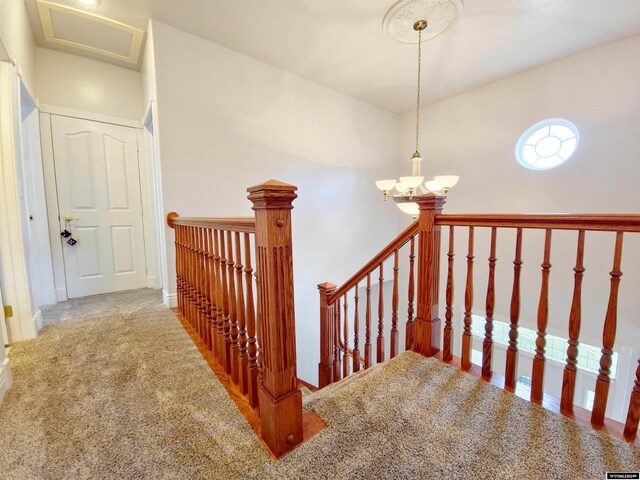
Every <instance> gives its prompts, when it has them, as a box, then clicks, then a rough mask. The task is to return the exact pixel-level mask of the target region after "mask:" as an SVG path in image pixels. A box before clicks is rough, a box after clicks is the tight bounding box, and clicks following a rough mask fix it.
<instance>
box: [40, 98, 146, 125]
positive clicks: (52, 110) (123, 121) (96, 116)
mask: <svg viewBox="0 0 640 480" xmlns="http://www.w3.org/2000/svg"><path fill="white" fill-rule="evenodd" d="M38 110H39V111H40V113H48V114H50V115H59V116H61V117H72V118H80V119H82V120H91V121H92V122H101V123H110V124H112V125H120V126H121V127H130V128H142V127H143V124H142V122H141V121H139V120H132V119H130V118H122V117H112V116H111V115H103V114H101V113H93V112H85V111H84V110H76V109H74V108H67V107H58V106H57V105H48V104H45V103H39V104H38Z"/></svg>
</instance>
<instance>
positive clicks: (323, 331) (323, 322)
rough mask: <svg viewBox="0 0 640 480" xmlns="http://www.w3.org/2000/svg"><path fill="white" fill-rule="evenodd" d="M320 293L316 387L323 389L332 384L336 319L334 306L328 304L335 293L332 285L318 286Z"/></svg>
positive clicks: (323, 284) (322, 284)
mask: <svg viewBox="0 0 640 480" xmlns="http://www.w3.org/2000/svg"><path fill="white" fill-rule="evenodd" d="M318 291H319V292H320V362H319V363H318V385H319V387H320V388H324V387H326V386H327V385H329V384H331V383H333V381H334V380H333V372H334V366H335V359H334V355H335V341H336V334H335V331H334V330H335V328H336V318H335V313H334V311H333V309H334V308H335V304H330V303H329V301H328V298H329V296H330V295H331V294H332V293H333V292H335V291H336V285H334V284H333V283H329V282H326V283H321V284H320V285H318Z"/></svg>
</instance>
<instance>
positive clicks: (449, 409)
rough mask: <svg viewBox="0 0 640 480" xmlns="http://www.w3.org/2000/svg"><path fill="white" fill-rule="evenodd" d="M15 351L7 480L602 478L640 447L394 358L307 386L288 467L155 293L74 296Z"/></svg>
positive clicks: (638, 461) (434, 364)
mask: <svg viewBox="0 0 640 480" xmlns="http://www.w3.org/2000/svg"><path fill="white" fill-rule="evenodd" d="M45 320H46V327H45V328H44V329H43V331H42V333H41V335H40V336H39V337H38V338H36V339H34V340H31V341H27V342H21V343H18V344H16V345H15V346H14V347H13V348H12V350H11V354H10V355H11V360H12V363H13V365H14V372H15V383H14V386H13V388H12V389H11V390H10V391H9V393H8V394H7V397H6V399H5V402H4V403H3V404H2V406H1V407H0V446H1V447H0V478H1V479H3V480H4V479H20V480H23V479H62V478H64V479H80V478H81V479H112V478H113V479H129V478H131V479H132V478H150V479H151V478H152V479H158V478H167V479H186V478H189V479H191V478H226V479H233V478H240V477H242V478H256V479H271V478H274V479H276V478H277V479H282V478H296V479H297V478H305V479H306V478H323V479H324V478H367V479H371V478H410V479H414V478H425V477H430V478H434V477H442V478H451V477H454V476H455V477H456V478H556V477H557V475H558V474H559V472H568V471H571V472H573V474H574V475H573V478H602V475H601V472H604V471H638V470H640V449H638V448H637V447H635V446H633V445H630V444H627V443H625V442H622V441H619V440H617V439H615V438H613V437H610V436H608V435H605V434H602V433H600V432H597V431H594V430H592V429H591V428H589V427H585V426H580V425H578V424H576V423H575V422H573V421H571V420H569V419H567V418H565V417H563V416H561V415H558V414H556V413H553V412H550V411H547V410H544V409H542V408H540V407H538V406H537V405H532V404H531V403H529V402H526V401H524V400H522V399H520V398H518V397H515V396H514V395H512V394H510V393H508V392H505V391H504V390H501V389H499V388H497V387H495V386H493V385H489V384H487V383H486V382H483V381H481V380H477V379H475V378H473V377H472V376H471V375H468V374H465V373H461V372H459V371H458V370H457V369H455V368H452V367H451V366H449V365H446V364H443V363H441V362H439V361H437V360H435V359H433V358H424V357H422V356H421V355H418V354H416V353H413V352H405V353H403V354H401V355H399V356H398V357H396V358H395V359H393V360H391V361H388V362H385V363H382V364H378V365H375V366H373V367H372V368H370V369H368V370H366V371H364V372H362V373H359V374H358V375H353V376H351V377H349V378H347V379H345V380H342V381H340V382H337V383H335V384H332V385H330V386H328V387H326V388H324V389H322V390H320V391H318V392H315V393H313V394H311V395H307V396H306V397H305V398H304V400H303V403H304V408H305V409H313V410H315V411H316V412H317V413H318V415H319V416H320V417H321V418H323V419H324V420H325V421H326V422H327V425H328V428H326V429H325V430H323V431H322V432H320V433H319V434H317V435H316V436H314V437H313V438H311V439H310V440H309V441H308V442H306V443H304V444H302V445H301V446H300V447H299V448H297V449H296V450H294V451H292V452H290V453H289V454H288V455H286V456H285V457H284V458H282V459H281V460H280V461H274V460H272V459H271V458H270V456H269V454H268V452H267V450H266V448H265V447H264V446H263V444H262V443H261V441H260V440H259V439H258V437H257V436H256V435H255V434H254V432H253V430H252V429H251V427H250V426H249V425H248V423H247V422H246V420H245V418H244V417H243V416H242V415H241V414H240V413H239V411H238V410H237V408H236V405H235V403H234V402H233V401H232V400H231V399H230V397H229V395H228V394H227V391H226V390H225V388H224V387H223V386H222V384H220V382H219V381H218V380H217V379H216V377H215V375H214V374H213V373H212V372H211V370H210V368H209V366H208V365H207V363H206V362H205V361H204V360H203V358H202V357H201V355H200V353H199V352H198V350H197V349H196V347H195V346H194V345H193V343H192V341H191V339H190V338H189V336H188V335H187V333H186V332H185V331H184V330H183V327H182V326H181V325H180V323H179V322H178V321H177V319H176V318H175V317H174V316H173V314H172V313H171V312H170V311H169V310H167V309H165V308H164V307H163V306H162V303H161V298H160V295H159V293H158V292H156V291H153V290H135V291H130V292H122V293H115V294H109V295H100V296H96V297H89V298H84V299H76V300H71V301H67V302H62V303H60V304H58V305H57V306H55V307H52V308H50V309H48V310H47V311H46V313H45Z"/></svg>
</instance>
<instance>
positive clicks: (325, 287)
mask: <svg viewBox="0 0 640 480" xmlns="http://www.w3.org/2000/svg"><path fill="white" fill-rule="evenodd" d="M337 287H338V286H337V285H336V284H335V283H331V282H325V283H319V284H318V290H320V291H321V292H322V291H325V292H332V291H334V290H335V289H336V288H337Z"/></svg>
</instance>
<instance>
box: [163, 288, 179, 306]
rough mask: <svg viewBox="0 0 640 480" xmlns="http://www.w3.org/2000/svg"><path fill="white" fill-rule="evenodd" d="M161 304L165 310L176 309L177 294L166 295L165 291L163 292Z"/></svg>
mask: <svg viewBox="0 0 640 480" xmlns="http://www.w3.org/2000/svg"><path fill="white" fill-rule="evenodd" d="M162 303H164V306H165V307H167V308H176V307H177V306H178V294H177V293H167V292H166V291H165V290H163V291H162Z"/></svg>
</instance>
